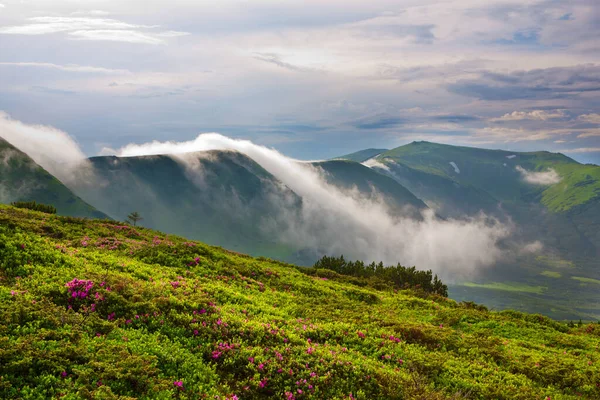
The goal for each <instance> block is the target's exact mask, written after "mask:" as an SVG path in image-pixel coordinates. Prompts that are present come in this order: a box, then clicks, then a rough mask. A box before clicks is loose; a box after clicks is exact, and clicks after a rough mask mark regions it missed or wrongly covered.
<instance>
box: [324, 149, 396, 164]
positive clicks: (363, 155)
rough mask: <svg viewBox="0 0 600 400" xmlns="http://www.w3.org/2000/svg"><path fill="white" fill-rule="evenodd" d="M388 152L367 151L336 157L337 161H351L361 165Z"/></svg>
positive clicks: (379, 150) (381, 150)
mask: <svg viewBox="0 0 600 400" xmlns="http://www.w3.org/2000/svg"><path fill="white" fill-rule="evenodd" d="M386 151H387V149H365V150H360V151H357V152H355V153H350V154H346V155H345V156H341V157H336V158H335V160H349V161H355V162H358V163H361V162H365V161H367V160H368V159H369V158H373V157H375V156H376V155H378V154H381V153H383V152H386Z"/></svg>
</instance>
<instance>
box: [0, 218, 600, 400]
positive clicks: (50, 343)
mask: <svg viewBox="0 0 600 400" xmlns="http://www.w3.org/2000/svg"><path fill="white" fill-rule="evenodd" d="M57 233H60V234H57ZM0 238H2V240H0V277H1V279H0V360H2V362H0V376H1V377H2V378H1V379H0V397H1V398H6V399H13V398H53V397H63V398H122V399H125V398H129V399H131V398H160V399H170V398H179V399H198V398H211V399H214V398H220V399H229V400H231V399H263V398H286V399H298V400H300V399H304V398H318V399H336V398H337V399H342V398H354V399H432V400H443V399H457V398H473V399H517V400H518V399H523V400H524V399H548V398H551V399H565V400H570V399H580V398H587V399H597V398H600V386H599V385H598V376H600V359H599V358H598V346H600V325H598V324H596V323H589V324H581V325H579V326H574V327H568V326H567V325H566V324H563V323H559V322H556V321H553V320H551V319H549V318H547V317H544V316H541V315H530V314H523V313H520V312H516V311H510V310H508V311H503V312H492V311H488V310H487V309H486V308H485V307H482V306H478V305H476V304H473V303H457V302H455V301H454V300H450V299H447V298H445V297H441V296H439V295H435V294H432V293H428V292H425V291H423V290H417V289H404V290H403V289H399V288H398V287H394V286H392V285H390V284H389V283H387V282H381V281H373V280H369V279H365V278H361V277H360V276H351V275H341V274H338V273H335V272H333V271H331V270H325V269H314V268H298V267H295V266H293V265H289V264H284V263H281V262H276V261H272V260H268V259H264V258H260V259H255V258H252V257H248V256H245V255H241V254H238V253H235V252H231V251H227V250H223V249H220V248H215V247H211V246H208V245H205V244H203V243H199V242H195V241H192V240H189V239H184V238H181V237H177V236H173V235H166V234H164V233H161V232H157V231H152V230H150V229H146V228H140V227H138V228H134V227H131V226H129V225H124V224H122V223H111V222H107V221H97V220H75V219H66V218H63V217H58V216H53V215H50V216H48V215H42V214H40V213H35V212H30V211H28V210H22V209H16V208H13V207H8V206H0Z"/></svg>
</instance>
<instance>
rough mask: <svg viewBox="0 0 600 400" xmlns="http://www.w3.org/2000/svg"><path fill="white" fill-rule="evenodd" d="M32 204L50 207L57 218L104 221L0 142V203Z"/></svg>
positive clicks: (32, 162) (51, 177)
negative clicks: (30, 202)
mask: <svg viewBox="0 0 600 400" xmlns="http://www.w3.org/2000/svg"><path fill="white" fill-rule="evenodd" d="M32 200H33V201H36V202H38V203H44V204H51V205H53V206H54V207H56V209H57V212H58V214H60V215H65V216H73V217H88V218H107V216H106V214H104V213H102V212H100V211H98V210H97V209H95V208H94V207H92V206H91V205H89V204H88V203H86V202H84V201H83V200H82V199H80V198H79V197H78V196H76V195H75V194H74V193H73V192H72V191H71V190H70V189H68V188H67V187H66V186H65V185H63V184H62V183H61V182H60V181H59V180H58V179H56V178H55V177H54V176H52V175H51V174H50V173H49V172H48V171H46V170H45V169H43V168H42V167H41V166H39V165H38V164H36V162H35V161H33V160H32V159H31V158H30V157H29V156H28V155H27V154H25V153H23V152H22V151H20V150H18V149H17V148H16V147H14V146H13V145H11V144H10V143H8V142H7V141H6V140H4V139H2V138H0V203H11V202H13V201H32Z"/></svg>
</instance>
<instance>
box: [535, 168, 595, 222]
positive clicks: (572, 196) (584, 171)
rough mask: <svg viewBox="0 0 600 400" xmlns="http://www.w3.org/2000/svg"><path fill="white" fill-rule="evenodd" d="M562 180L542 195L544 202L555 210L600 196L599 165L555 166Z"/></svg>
mask: <svg viewBox="0 0 600 400" xmlns="http://www.w3.org/2000/svg"><path fill="white" fill-rule="evenodd" d="M554 168H555V170H556V172H558V174H559V175H560V176H561V181H560V182H559V183H557V184H555V185H553V186H551V187H549V188H548V189H546V190H545V191H544V193H543V195H542V200H541V201H542V204H544V205H545V206H546V207H548V209H550V210H552V211H555V212H564V211H567V210H569V209H571V208H573V207H575V206H578V205H581V204H585V203H587V202H589V201H591V200H593V199H596V198H600V167H599V166H597V165H580V164H563V165H556V166H554Z"/></svg>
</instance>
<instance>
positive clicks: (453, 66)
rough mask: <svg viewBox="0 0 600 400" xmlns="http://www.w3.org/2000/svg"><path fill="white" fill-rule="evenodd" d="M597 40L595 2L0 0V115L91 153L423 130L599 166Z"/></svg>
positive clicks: (341, 141)
mask: <svg viewBox="0 0 600 400" xmlns="http://www.w3.org/2000/svg"><path fill="white" fill-rule="evenodd" d="M598 37H600V7H598V5H597V3H596V1H594V0H574V1H546V0H544V1H540V0H524V1H515V0H502V1H500V0H490V1H487V2H485V3H482V2H478V1H472V0H454V1H452V0H450V1H441V0H424V1H391V0H378V1H372V2H369V3H368V4H365V3H364V2H363V1H358V0H347V1H343V2H342V1H339V0H328V1H316V0H305V1H287V2H278V1H274V0H263V1H258V0H257V1H252V2H242V1H237V0H235V1H234V0H222V1H219V2H208V1H191V0H174V1H168V2H167V1H158V0H148V1H143V2H142V1H127V2H123V1H115V0H89V1H86V2H81V1H75V0H57V1H47V0H31V1H27V2H22V1H17V0H0V48H2V52H1V54H0V111H2V112H3V113H5V114H3V115H4V117H3V118H6V115H10V116H11V118H13V119H15V120H18V121H22V122H23V123H25V124H43V125H48V126H52V127H54V128H57V129H60V130H63V131H66V132H68V133H69V134H70V135H71V136H72V137H73V138H75V140H76V141H77V142H78V144H79V145H80V146H81V148H82V149H83V152H84V153H85V154H86V155H88V156H90V155H97V154H100V152H101V151H102V149H103V148H113V149H118V148H122V147H124V146H126V145H127V144H130V143H147V142H150V141H152V140H159V141H177V142H181V141H186V140H190V139H193V138H194V137H196V136H197V134H198V133H200V132H219V133H221V134H223V135H226V136H229V137H232V138H244V139H248V140H251V141H253V142H254V143H257V144H260V145H265V146H268V147H273V148H276V149H277V150H279V151H281V152H282V153H284V154H286V155H289V156H291V157H295V158H298V159H318V158H330V157H334V156H339V155H341V154H345V153H349V152H353V151H356V150H360V149H364V148H369V147H378V148H381V147H387V148H392V147H396V146H399V145H402V144H405V143H408V142H411V141H413V140H428V141H435V142H441V143H449V144H455V145H466V146H477V147H486V148H502V149H510V150H514V151H533V150H548V151H555V152H556V151H559V152H562V153H565V154H566V155H568V156H570V157H573V158H575V159H576V160H578V161H581V162H593V163H596V164H600V95H599V93H600V42H599V41H598ZM0 135H1V133H0Z"/></svg>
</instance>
